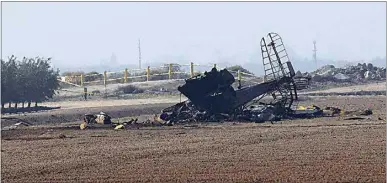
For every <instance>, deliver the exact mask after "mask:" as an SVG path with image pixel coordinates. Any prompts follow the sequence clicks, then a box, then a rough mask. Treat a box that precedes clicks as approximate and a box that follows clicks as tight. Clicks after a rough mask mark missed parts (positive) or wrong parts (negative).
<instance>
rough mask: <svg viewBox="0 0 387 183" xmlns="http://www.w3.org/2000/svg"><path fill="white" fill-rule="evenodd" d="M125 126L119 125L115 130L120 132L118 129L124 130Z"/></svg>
mask: <svg viewBox="0 0 387 183" xmlns="http://www.w3.org/2000/svg"><path fill="white" fill-rule="evenodd" d="M124 128H125V126H124V125H117V126H116V127H115V128H114V129H115V130H118V129H124Z"/></svg>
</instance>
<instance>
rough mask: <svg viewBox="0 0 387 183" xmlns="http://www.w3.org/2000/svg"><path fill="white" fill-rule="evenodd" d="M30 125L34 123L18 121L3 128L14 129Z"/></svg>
mask: <svg viewBox="0 0 387 183" xmlns="http://www.w3.org/2000/svg"><path fill="white" fill-rule="evenodd" d="M30 125H32V124H30V123H26V122H18V123H15V124H13V125H10V126H6V127H4V128H3V129H2V130H13V129H16V128H19V127H21V126H30Z"/></svg>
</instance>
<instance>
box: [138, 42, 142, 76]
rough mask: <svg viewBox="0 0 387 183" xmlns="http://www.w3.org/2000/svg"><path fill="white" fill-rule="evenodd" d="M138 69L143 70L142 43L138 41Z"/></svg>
mask: <svg viewBox="0 0 387 183" xmlns="http://www.w3.org/2000/svg"><path fill="white" fill-rule="evenodd" d="M138 68H139V69H141V42H140V39H138Z"/></svg>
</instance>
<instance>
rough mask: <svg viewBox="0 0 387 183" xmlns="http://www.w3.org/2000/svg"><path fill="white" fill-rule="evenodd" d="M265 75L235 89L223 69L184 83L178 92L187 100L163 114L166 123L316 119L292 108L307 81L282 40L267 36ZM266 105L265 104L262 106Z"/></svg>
mask: <svg viewBox="0 0 387 183" xmlns="http://www.w3.org/2000/svg"><path fill="white" fill-rule="evenodd" d="M261 53H262V59H263V66H264V71H265V77H264V82H263V83H260V84H255V85H253V86H247V87H242V86H241V81H240V80H239V86H238V87H237V89H234V88H233V86H232V84H233V83H234V82H235V81H236V80H235V78H234V76H233V75H232V74H231V73H230V72H229V71H228V70H226V69H223V70H220V71H218V70H217V69H216V68H213V69H212V70H211V71H210V72H205V73H204V75H199V76H195V77H192V78H189V79H187V80H186V81H185V82H186V83H185V84H184V85H182V86H179V87H178V90H179V91H180V92H181V94H183V95H185V96H186V97H187V98H188V99H189V100H187V101H184V102H180V103H178V104H176V105H174V106H171V107H168V108H166V109H164V110H162V114H161V115H160V119H162V120H164V121H166V122H167V123H170V124H173V123H179V122H188V121H220V120H222V121H225V120H245V121H253V122H264V121H276V120H280V119H282V118H288V117H295V116H302V115H315V114H317V113H319V112H320V110H318V109H317V110H311V111H310V110H309V111H305V110H304V111H297V110H294V109H293V107H292V105H293V101H295V100H297V99H298V96H297V90H299V89H303V88H305V87H306V86H307V85H308V83H309V80H308V78H302V77H297V78H296V77H295V72H294V69H293V66H292V64H291V62H290V60H289V58H288V55H287V52H286V49H285V46H284V44H283V42H282V39H281V37H280V36H279V35H278V34H276V33H269V34H268V36H267V38H266V39H265V38H262V39H261ZM264 101H266V102H264Z"/></svg>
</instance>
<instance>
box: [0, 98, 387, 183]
mask: <svg viewBox="0 0 387 183" xmlns="http://www.w3.org/2000/svg"><path fill="white" fill-rule="evenodd" d="M385 99H386V98H385V96H361V97H312V98H309V99H308V100H305V101H302V102H301V104H308V105H311V104H315V105H317V106H320V107H325V106H335V107H340V108H342V109H344V110H359V109H366V108H371V109H372V110H373V112H374V114H373V115H371V116H367V117H366V118H365V119H362V120H345V119H346V117H324V118H315V119H298V120H288V121H281V122H278V123H274V124H271V123H261V124H257V123H239V122H227V123H207V124H190V125H175V126H168V127H166V126H165V127H146V128H145V127H143V128H138V129H137V128H136V129H124V130H113V129H112V128H95V129H87V130H80V129H79V128H78V126H71V125H70V126H67V127H66V126H64V125H63V123H66V122H68V121H71V120H70V118H68V119H69V120H61V118H56V119H57V120H56V123H55V124H58V125H55V124H53V123H52V122H50V125H47V123H48V121H50V120H49V119H52V118H49V119H46V121H45V122H42V121H39V119H42V120H43V118H45V117H47V116H48V117H49V116H50V115H55V116H65V117H66V116H67V117H68V116H71V114H73V115H81V114H82V113H85V112H87V111H85V110H88V109H68V110H66V111H65V112H63V110H56V111H50V112H47V113H39V114H34V115H32V116H33V117H34V119H35V121H33V120H30V119H29V117H28V115H27V116H24V118H23V119H24V120H27V121H28V120H29V121H30V122H31V123H35V124H39V125H35V126H29V127H24V128H20V129H15V130H9V131H2V134H1V135H2V139H1V143H2V147H1V161H2V165H1V166H2V167H1V170H2V173H1V180H2V182H386V176H385V173H386V170H385V168H386V167H385V164H386V146H385V145H386V115H385V113H386V111H385V109H386V108H385V107H386V106H385V104H386V100H385ZM168 105H169V104H153V105H141V106H134V105H132V106H130V107H129V106H126V107H125V106H121V107H119V108H116V107H111V106H110V107H101V108H98V109H93V110H95V111H100V110H103V111H106V110H108V111H109V110H110V112H112V113H114V111H115V109H117V110H118V111H119V112H116V113H114V115H112V116H113V117H117V116H115V114H117V115H122V116H124V115H127V114H130V115H142V114H152V113H153V112H157V111H159V110H160V109H162V108H163V107H165V106H168ZM53 112H55V113H53ZM89 112H90V111H89ZM36 116H38V117H36ZM44 116H45V117H44ZM74 118H75V117H74ZM59 124H60V125H59Z"/></svg>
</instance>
